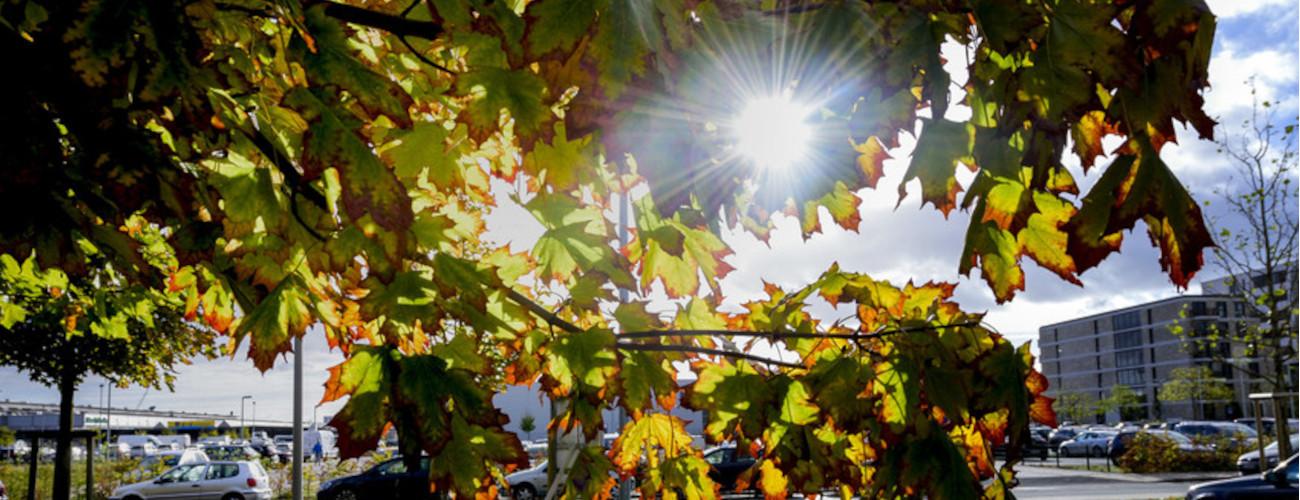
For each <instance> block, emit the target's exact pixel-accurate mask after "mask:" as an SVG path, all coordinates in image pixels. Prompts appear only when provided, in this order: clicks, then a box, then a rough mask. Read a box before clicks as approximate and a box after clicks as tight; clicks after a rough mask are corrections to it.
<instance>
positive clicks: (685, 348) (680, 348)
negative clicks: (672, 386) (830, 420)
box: [614, 342, 805, 368]
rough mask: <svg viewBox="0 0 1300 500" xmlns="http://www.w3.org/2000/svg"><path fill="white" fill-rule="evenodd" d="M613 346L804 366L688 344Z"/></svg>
mask: <svg viewBox="0 0 1300 500" xmlns="http://www.w3.org/2000/svg"><path fill="white" fill-rule="evenodd" d="M614 346H615V347H617V348H619V349H623V350H628V351H652V352H692V353H698V354H710V355H713V356H722V357H727V358H735V359H744V360H749V361H754V362H758V363H764V364H768V365H775V366H781V367H785V368H805V366H803V365H801V364H798V363H787V362H785V361H777V360H775V359H768V358H764V357H762V356H755V355H753V354H748V353H743V352H736V351H724V350H722V349H709V348H706V347H696V346H689V345H659V344H633V343H631V342H616V343H614Z"/></svg>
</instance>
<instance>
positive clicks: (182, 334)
mask: <svg viewBox="0 0 1300 500" xmlns="http://www.w3.org/2000/svg"><path fill="white" fill-rule="evenodd" d="M0 267H2V268H3V269H4V273H2V274H0V297H3V298H4V302H3V306H4V317H3V320H2V321H0V364H3V365H8V366H13V367H15V368H17V369H18V370H19V371H22V372H26V373H27V374H28V375H29V376H31V378H32V380H34V381H36V382H39V383H42V384H45V385H48V386H50V387H54V388H56V389H58V391H59V427H58V430H59V435H58V439H57V445H56V448H55V467H54V498H56V499H66V498H68V495H69V494H70V487H71V475H70V474H71V467H72V455H71V447H72V437H71V431H72V424H73V396H74V394H75V393H76V389H77V385H78V384H80V383H81V381H82V380H83V379H84V378H85V377H86V376H87V375H91V374H94V375H98V376H101V377H103V378H105V379H107V380H108V381H109V382H111V383H113V384H116V385H118V386H126V385H128V384H137V385H143V386H147V387H153V388H162V387H164V386H166V387H168V388H171V386H172V381H173V379H174V377H175V369H176V367H177V366H178V365H180V364H184V363H188V362H189V358H191V357H192V356H195V355H200V354H202V355H207V356H208V357H212V356H215V354H216V348H215V346H214V337H213V336H212V334H211V333H210V332H209V331H207V330H205V329H199V328H195V325H194V324H193V323H191V322H190V321H187V320H186V319H185V302H184V301H183V300H180V299H178V298H174V297H168V296H166V295H164V294H160V293H159V292H157V291H155V290H152V289H149V288H147V287H141V286H139V285H126V284H123V283H121V281H120V280H119V279H118V277H117V276H116V275H114V273H112V272H111V271H109V270H100V271H99V272H96V273H94V274H93V275H90V276H75V275H74V276H68V275H67V274H65V273H64V272H63V271H61V270H58V269H52V270H42V269H39V268H38V267H37V266H36V263H35V259H34V258H29V259H28V260H26V261H24V262H22V263H19V262H18V261H16V260H14V259H13V258H12V257H10V256H9V255H0ZM119 287H120V288H119Z"/></svg>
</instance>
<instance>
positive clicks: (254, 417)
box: [252, 399, 257, 436]
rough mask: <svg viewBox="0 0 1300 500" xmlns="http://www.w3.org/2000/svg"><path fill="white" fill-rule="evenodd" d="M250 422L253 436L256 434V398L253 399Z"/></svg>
mask: <svg viewBox="0 0 1300 500" xmlns="http://www.w3.org/2000/svg"><path fill="white" fill-rule="evenodd" d="M252 424H253V432H252V434H253V435H254V436H256V435H257V400H256V399H254V400H253V422H252Z"/></svg>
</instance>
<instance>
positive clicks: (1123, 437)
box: [1106, 428, 1213, 465]
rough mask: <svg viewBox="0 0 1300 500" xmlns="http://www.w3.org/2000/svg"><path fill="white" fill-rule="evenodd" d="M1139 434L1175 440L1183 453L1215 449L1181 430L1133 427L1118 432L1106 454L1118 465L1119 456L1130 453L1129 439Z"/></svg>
mask: <svg viewBox="0 0 1300 500" xmlns="http://www.w3.org/2000/svg"><path fill="white" fill-rule="evenodd" d="M1138 434H1149V435H1152V436H1158V437H1160V438H1163V439H1167V440H1170V441H1173V442H1174V444H1175V445H1177V446H1178V449H1179V451H1180V452H1182V453H1194V452H1198V451H1211V450H1212V449H1213V448H1210V446H1209V445H1204V444H1198V443H1194V442H1192V438H1190V437H1187V435H1186V434H1183V433H1181V432H1176V431H1171V430H1167V429H1136V428H1131V429H1127V430H1124V431H1121V432H1120V433H1119V434H1116V435H1115V437H1113V438H1111V439H1110V441H1108V442H1107V443H1106V456H1107V457H1110V460H1111V462H1112V463H1114V464H1116V465H1118V464H1119V457H1122V456H1124V454H1125V453H1128V446H1129V441H1132V440H1133V436H1136V435H1138Z"/></svg>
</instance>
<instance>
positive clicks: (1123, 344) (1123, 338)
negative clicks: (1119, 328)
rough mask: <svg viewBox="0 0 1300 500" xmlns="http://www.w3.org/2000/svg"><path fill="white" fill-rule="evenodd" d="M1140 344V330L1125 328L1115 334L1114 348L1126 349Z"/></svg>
mask: <svg viewBox="0 0 1300 500" xmlns="http://www.w3.org/2000/svg"><path fill="white" fill-rule="evenodd" d="M1140 345H1142V330H1127V331H1123V332H1119V333H1116V334H1115V348H1116V349H1128V348H1130V347H1137V346H1140Z"/></svg>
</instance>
